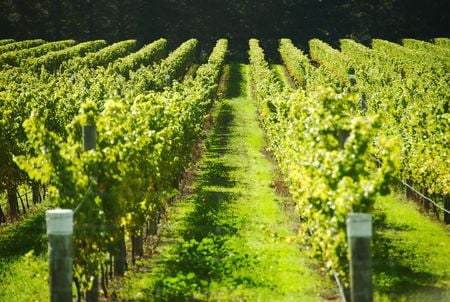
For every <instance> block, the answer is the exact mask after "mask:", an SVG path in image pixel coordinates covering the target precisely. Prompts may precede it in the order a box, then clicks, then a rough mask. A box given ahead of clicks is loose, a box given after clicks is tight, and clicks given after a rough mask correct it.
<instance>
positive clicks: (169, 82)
mask: <svg viewBox="0 0 450 302" xmlns="http://www.w3.org/2000/svg"><path fill="white" fill-rule="evenodd" d="M170 84H172V82H171V80H170V75H166V86H167V87H170Z"/></svg>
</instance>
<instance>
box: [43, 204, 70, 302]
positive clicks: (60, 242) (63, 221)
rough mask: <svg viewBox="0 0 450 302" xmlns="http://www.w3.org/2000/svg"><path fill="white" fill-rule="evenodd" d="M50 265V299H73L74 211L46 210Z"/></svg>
mask: <svg viewBox="0 0 450 302" xmlns="http://www.w3.org/2000/svg"><path fill="white" fill-rule="evenodd" d="M45 219H46V222H47V235H48V255H49V265H50V301H51V302H65V301H67V302H70V301H72V261H73V260H72V259H73V243H72V235H73V211H72V210H67V209H56V210H48V211H46V212H45Z"/></svg>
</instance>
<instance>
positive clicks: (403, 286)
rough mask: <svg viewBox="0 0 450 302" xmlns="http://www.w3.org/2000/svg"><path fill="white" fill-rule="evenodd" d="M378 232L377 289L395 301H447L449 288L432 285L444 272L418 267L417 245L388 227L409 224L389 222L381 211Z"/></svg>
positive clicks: (404, 227)
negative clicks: (399, 237) (420, 269)
mask: <svg viewBox="0 0 450 302" xmlns="http://www.w3.org/2000/svg"><path fill="white" fill-rule="evenodd" d="M377 216H378V217H376V218H375V219H378V222H377V233H376V234H375V235H374V238H373V247H372V248H373V260H372V261H373V272H374V284H375V288H376V290H377V291H378V292H379V293H380V294H381V295H382V296H385V297H387V298H389V300H390V301H391V300H392V301H397V300H398V301H400V300H401V301H405V299H407V300H406V301H411V300H414V301H444V300H443V299H442V298H441V297H444V296H446V295H450V293H449V292H448V290H446V289H443V288H439V287H434V286H429V284H434V283H436V281H437V280H439V279H440V276H438V275H434V274H432V273H429V272H421V271H414V270H413V269H412V268H411V262H420V261H423V259H421V258H422V257H421V256H423V255H418V254H417V251H416V250H415V247H414V246H413V245H408V244H407V243H405V242H403V241H401V240H395V238H393V237H392V236H394V235H390V234H389V233H386V232H384V231H385V230H390V231H392V230H394V231H408V230H410V229H411V227H408V226H407V225H391V224H386V223H385V221H384V217H382V216H381V217H380V215H377Z"/></svg>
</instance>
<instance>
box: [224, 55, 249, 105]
mask: <svg viewBox="0 0 450 302" xmlns="http://www.w3.org/2000/svg"><path fill="white" fill-rule="evenodd" d="M240 68H241V67H240V65H239V63H232V64H230V80H229V82H228V89H227V93H226V97H227V98H237V97H240V96H243V95H244V94H245V85H246V82H245V79H244V77H243V76H242V73H241V72H240Z"/></svg>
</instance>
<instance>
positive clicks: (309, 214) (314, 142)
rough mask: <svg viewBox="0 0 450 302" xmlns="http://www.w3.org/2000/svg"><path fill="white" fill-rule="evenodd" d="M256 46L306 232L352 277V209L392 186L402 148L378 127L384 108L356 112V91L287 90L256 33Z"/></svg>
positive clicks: (254, 69) (262, 93) (270, 125)
mask: <svg viewBox="0 0 450 302" xmlns="http://www.w3.org/2000/svg"><path fill="white" fill-rule="evenodd" d="M249 54H250V63H251V65H250V66H251V78H252V84H253V88H254V94H255V96H256V99H257V102H258V103H259V110H260V115H261V119H262V121H263V125H264V127H265V128H266V131H267V134H268V139H269V140H270V142H271V144H272V150H273V152H274V154H275V157H276V159H277V161H278V163H279V165H280V168H281V170H282V172H283V174H284V176H285V178H286V180H287V183H288V184H289V191H290V192H291V194H292V196H293V199H294V200H295V201H296V203H297V210H298V213H299V215H300V217H301V218H302V220H303V222H304V223H303V224H302V229H301V234H302V235H303V236H302V238H303V239H304V241H305V243H308V244H309V245H310V246H311V247H312V250H313V254H314V255H315V256H317V257H318V258H320V259H321V260H322V262H323V263H324V264H325V266H326V267H327V268H328V269H333V270H335V271H337V272H338V273H339V275H341V277H343V280H344V282H348V256H347V241H346V218H347V215H348V213H350V212H368V211H370V210H371V209H372V206H373V203H374V200H375V196H376V195H377V194H379V193H382V194H385V193H387V192H388V184H389V183H390V176H391V175H392V174H393V173H394V172H395V167H396V160H395V156H396V154H397V152H398V151H396V147H395V145H394V143H393V141H390V140H388V139H387V138H386V137H384V136H382V135H381V136H379V135H377V132H378V129H379V128H380V117H379V116H377V115H367V116H365V117H358V116H357V115H355V113H357V112H358V108H357V106H358V102H357V100H358V99H357V97H356V96H355V95H352V94H337V93H335V92H334V91H333V89H329V88H328V89H327V88H323V87H322V88H321V87H317V88H315V89H314V90H309V91H308V92H307V95H305V92H303V91H298V92H295V93H291V92H290V91H281V90H280V89H279V85H276V83H275V84H272V83H273V81H274V80H273V78H270V77H268V76H267V75H268V74H270V73H271V71H270V70H269V69H268V67H267V63H265V61H264V56H263V53H262V49H261V48H260V47H259V45H258V41H257V40H250V51H249ZM268 81H269V83H267V82H268ZM271 82H272V83H271ZM326 84H327V83H326V82H325V83H324V85H326ZM374 142H376V144H377V148H380V149H381V150H383V152H381V153H380V154H379V156H380V159H381V162H382V163H383V164H382V165H381V167H380V168H379V169H376V165H375V163H374V161H373V160H372V158H371V156H372V154H373V153H374V148H375V146H374Z"/></svg>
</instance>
